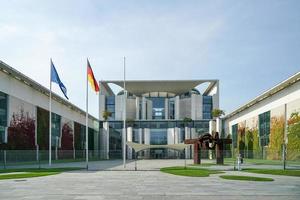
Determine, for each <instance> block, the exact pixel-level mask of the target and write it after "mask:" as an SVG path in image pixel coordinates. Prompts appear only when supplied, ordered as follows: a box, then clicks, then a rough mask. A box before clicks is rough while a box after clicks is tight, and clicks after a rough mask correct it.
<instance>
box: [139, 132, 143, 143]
mask: <svg viewBox="0 0 300 200" xmlns="http://www.w3.org/2000/svg"><path fill="white" fill-rule="evenodd" d="M139 143H140V144H143V129H142V128H139Z"/></svg>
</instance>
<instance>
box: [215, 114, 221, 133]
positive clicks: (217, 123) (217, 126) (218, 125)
mask: <svg viewBox="0 0 300 200" xmlns="http://www.w3.org/2000/svg"><path fill="white" fill-rule="evenodd" d="M221 131H222V120H221V119H220V117H217V118H216V132H218V133H219V137H220V136H221Z"/></svg>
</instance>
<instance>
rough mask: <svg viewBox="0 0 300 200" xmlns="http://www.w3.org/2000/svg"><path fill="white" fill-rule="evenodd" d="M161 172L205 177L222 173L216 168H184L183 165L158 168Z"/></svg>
mask: <svg viewBox="0 0 300 200" xmlns="http://www.w3.org/2000/svg"><path fill="white" fill-rule="evenodd" d="M160 171H161V172H164V173H168V174H173V175H179V176H190V177H207V176H209V175H210V174H218V173H223V172H221V171H216V170H208V169H198V168H191V167H190V168H189V167H187V168H184V167H164V168H161V169H160Z"/></svg>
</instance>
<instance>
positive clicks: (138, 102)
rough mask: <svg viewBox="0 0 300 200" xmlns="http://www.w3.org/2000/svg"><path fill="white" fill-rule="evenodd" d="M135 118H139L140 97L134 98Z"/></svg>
mask: <svg viewBox="0 0 300 200" xmlns="http://www.w3.org/2000/svg"><path fill="white" fill-rule="evenodd" d="M135 108H136V110H135V119H137V120H138V119H140V97H136V98H135Z"/></svg>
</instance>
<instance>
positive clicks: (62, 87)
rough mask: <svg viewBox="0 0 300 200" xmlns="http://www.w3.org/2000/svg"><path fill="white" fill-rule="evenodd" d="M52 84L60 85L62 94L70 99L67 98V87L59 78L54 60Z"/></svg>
mask: <svg viewBox="0 0 300 200" xmlns="http://www.w3.org/2000/svg"><path fill="white" fill-rule="evenodd" d="M51 82H54V83H57V84H58V85H59V87H60V89H61V91H62V93H63V94H64V95H65V97H66V98H67V99H69V98H68V96H67V88H66V87H65V85H64V84H63V83H62V82H61V80H60V78H59V76H58V74H57V71H56V69H55V66H54V64H53V62H52V60H51Z"/></svg>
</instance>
